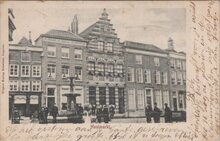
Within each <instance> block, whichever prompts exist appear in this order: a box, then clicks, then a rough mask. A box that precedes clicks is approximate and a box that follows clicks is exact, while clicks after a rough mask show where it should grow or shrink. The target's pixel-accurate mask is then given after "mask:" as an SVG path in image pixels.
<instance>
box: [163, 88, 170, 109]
mask: <svg viewBox="0 0 220 141" xmlns="http://www.w3.org/2000/svg"><path fill="white" fill-rule="evenodd" d="M165 103H167V104H168V107H170V97H169V92H168V90H164V91H163V104H165Z"/></svg>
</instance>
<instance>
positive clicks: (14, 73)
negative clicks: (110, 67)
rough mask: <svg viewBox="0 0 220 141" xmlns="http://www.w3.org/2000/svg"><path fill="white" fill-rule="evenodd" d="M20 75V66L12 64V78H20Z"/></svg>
mask: <svg viewBox="0 0 220 141" xmlns="http://www.w3.org/2000/svg"><path fill="white" fill-rule="evenodd" d="M18 74H19V66H18V65H14V64H11V65H10V76H18Z"/></svg>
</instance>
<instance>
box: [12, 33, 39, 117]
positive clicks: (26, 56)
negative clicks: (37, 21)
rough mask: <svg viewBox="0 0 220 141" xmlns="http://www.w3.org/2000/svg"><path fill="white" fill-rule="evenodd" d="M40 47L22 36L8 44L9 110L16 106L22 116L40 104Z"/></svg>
mask: <svg viewBox="0 0 220 141" xmlns="http://www.w3.org/2000/svg"><path fill="white" fill-rule="evenodd" d="M42 51H43V50H42V48H41V47H39V46H33V45H32V44H31V42H30V40H28V39H27V38H25V37H23V38H22V39H21V40H20V42H19V43H18V44H10V45H9V112H10V114H11V112H12V109H13V108H16V109H17V110H19V111H20V115H22V116H30V115H31V114H32V113H34V112H35V111H38V110H39V108H40V106H41V95H42V89H41V88H42V81H41V77H42V73H41V63H42V62H41V54H42Z"/></svg>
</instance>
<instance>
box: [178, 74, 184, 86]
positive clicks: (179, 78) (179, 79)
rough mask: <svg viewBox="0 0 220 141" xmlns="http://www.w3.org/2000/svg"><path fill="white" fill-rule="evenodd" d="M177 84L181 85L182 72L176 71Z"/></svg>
mask: <svg viewBox="0 0 220 141" xmlns="http://www.w3.org/2000/svg"><path fill="white" fill-rule="evenodd" d="M177 84H178V85H182V84H183V78H182V73H181V72H177Z"/></svg>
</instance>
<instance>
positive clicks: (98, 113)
mask: <svg viewBox="0 0 220 141" xmlns="http://www.w3.org/2000/svg"><path fill="white" fill-rule="evenodd" d="M96 117H97V121H98V123H101V122H102V108H101V106H100V105H98V106H97V112H96Z"/></svg>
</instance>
